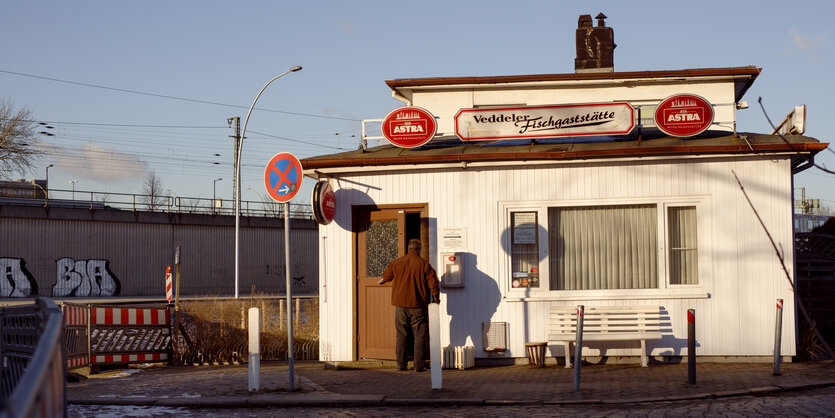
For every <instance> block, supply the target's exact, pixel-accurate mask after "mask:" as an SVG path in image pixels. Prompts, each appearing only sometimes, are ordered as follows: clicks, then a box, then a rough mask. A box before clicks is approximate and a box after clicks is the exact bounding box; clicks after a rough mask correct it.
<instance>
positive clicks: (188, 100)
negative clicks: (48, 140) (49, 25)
mask: <svg viewBox="0 0 835 418" xmlns="http://www.w3.org/2000/svg"><path fill="white" fill-rule="evenodd" d="M0 73H5V74H12V75H17V76H21V77H29V78H35V79H39V80H48V81H54V82H56V83H65V84H73V85H76V86H83V87H92V88H96V89H102V90H111V91H118V92H122V93H131V94H140V95H143V96H150V97H159V98H162V99H170V100H180V101H184V102H192V103H202V104H210V105H214V106H223V107H233V108H236V109H249V107H248V106H240V105H233V104H228V103H220V102H213V101H209V100H199V99H189V98H186V97H178V96H171V95H167V94H157V93H147V92H144V91H137V90H130V89H122V88H118V87H109V86H101V85H98V84H91V83H82V82H78V81H71V80H62V79H60V78H52V77H44V76H39V75H34V74H25V73H19V72H15V71H8V70H2V69H0ZM256 109H258V110H260V111H263V112H273V113H282V114H285V115H294V116H306V117H311V118H322V119H336V120H348V121H352V122H360V121H361V120H360V119H351V118H340V117H337V116H325V115H315V114H312V113H300V112H289V111H286V110H275V109H264V108H260V107H257V108H256Z"/></svg>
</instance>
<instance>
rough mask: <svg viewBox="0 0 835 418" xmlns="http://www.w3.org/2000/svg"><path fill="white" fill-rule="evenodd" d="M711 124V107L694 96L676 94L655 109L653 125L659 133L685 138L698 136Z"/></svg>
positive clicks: (701, 98) (702, 99)
mask: <svg viewBox="0 0 835 418" xmlns="http://www.w3.org/2000/svg"><path fill="white" fill-rule="evenodd" d="M711 123H713V106H711V105H710V103H709V102H708V101H707V100H705V99H704V98H703V97H701V96H697V95H695V94H677V95H674V96H670V97H668V98H666V99H664V100H662V101H661V103H659V104H658V107H657V108H656V109H655V124H656V125H657V126H658V129H660V130H661V132H664V133H665V134H667V135H670V136H677V137H679V138H686V137H690V136H695V135H698V134H700V133H702V132H704V131H705V130H707V128H709V127H710V124H711Z"/></svg>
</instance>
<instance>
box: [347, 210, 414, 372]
mask: <svg viewBox="0 0 835 418" xmlns="http://www.w3.org/2000/svg"><path fill="white" fill-rule="evenodd" d="M426 214H427V206H426V205H425V204H422V205H401V206H383V207H378V206H374V207H355V208H354V225H355V226H356V229H355V231H356V251H355V254H354V255H355V263H354V265H355V266H356V271H355V273H356V274H355V277H356V283H357V288H356V292H357V293H356V295H357V338H356V341H357V357H358V358H359V359H380V360H394V358H395V354H394V352H395V331H394V307H393V306H391V283H386V284H383V285H380V284H378V283H377V282H378V281H379V280H380V279H381V278H382V276H383V271H384V270H385V268H386V266H388V264H389V263H390V262H391V261H392V260H394V259H395V258H397V257H400V256H402V255H404V254H406V245H407V243H408V242H409V240H410V239H419V240H420V241H421V243H422V244H423V246H422V247H423V248H422V250H421V257H423V258H424V259H425V260H429V223H428V220H427V217H426Z"/></svg>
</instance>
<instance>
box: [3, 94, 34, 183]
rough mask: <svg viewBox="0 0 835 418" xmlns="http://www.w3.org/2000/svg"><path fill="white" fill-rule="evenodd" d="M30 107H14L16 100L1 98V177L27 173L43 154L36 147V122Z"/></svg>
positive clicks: (5, 177) (8, 177)
mask: <svg viewBox="0 0 835 418" xmlns="http://www.w3.org/2000/svg"><path fill="white" fill-rule="evenodd" d="M30 116H31V112H30V111H29V109H26V108H21V109H18V110H15V109H14V102H12V101H11V100H9V99H5V98H4V99H2V100H0V179H9V180H10V179H12V177H13V176H14V175H15V174H16V173H21V174H22V173H25V172H26V171H28V170H29V169H30V168H31V167H32V163H33V161H34V160H35V159H36V158H37V157H38V156H39V155H40V154H42V151H39V150H37V149H35V144H37V143H38V137H37V132H35V122H34V121H32V120H31V117H30Z"/></svg>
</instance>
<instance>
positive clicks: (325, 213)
mask: <svg viewBox="0 0 835 418" xmlns="http://www.w3.org/2000/svg"><path fill="white" fill-rule="evenodd" d="M311 203H313V218H314V219H316V222H318V223H320V224H322V225H327V224H329V223H331V221H333V216H334V214H335V213H336V195H335V194H334V193H333V189H332V188H331V185H330V183H328V182H327V180H321V181H319V182H318V183H316V185H315V186H313V198H312V199H311Z"/></svg>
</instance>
